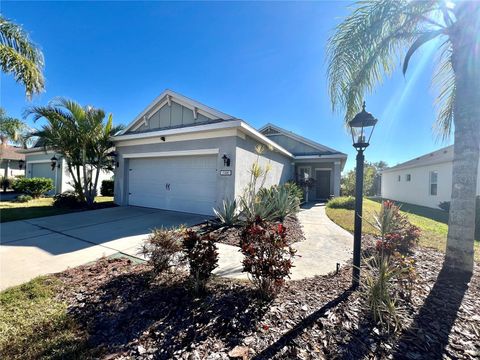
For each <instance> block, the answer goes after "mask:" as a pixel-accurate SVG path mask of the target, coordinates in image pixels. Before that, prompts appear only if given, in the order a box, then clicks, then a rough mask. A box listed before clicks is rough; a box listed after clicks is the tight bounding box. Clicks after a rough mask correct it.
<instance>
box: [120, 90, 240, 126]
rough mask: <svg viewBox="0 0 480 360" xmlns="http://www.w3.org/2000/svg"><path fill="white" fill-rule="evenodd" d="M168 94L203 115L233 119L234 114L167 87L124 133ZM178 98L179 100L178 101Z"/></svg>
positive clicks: (172, 98) (173, 99)
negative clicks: (226, 112)
mask: <svg viewBox="0 0 480 360" xmlns="http://www.w3.org/2000/svg"><path fill="white" fill-rule="evenodd" d="M167 96H170V97H171V100H172V101H175V102H177V103H178V104H180V105H183V106H186V107H188V108H190V109H194V108H197V109H198V110H200V113H202V115H205V116H208V117H212V116H213V117H214V118H216V119H224V120H230V119H233V116H231V115H228V114H225V113H223V112H221V111H218V110H216V109H213V108H211V107H209V106H206V105H204V104H202V103H200V102H198V101H196V100H193V99H190V98H188V97H186V96H184V95H181V94H178V93H176V92H174V91H172V90H169V89H166V90H165V91H163V92H162V93H161V94H160V95H159V96H157V97H156V98H155V99H154V100H153V101H152V102H151V103H150V104H149V105H148V106H147V107H146V108H145V109H144V110H143V111H142V112H141V113H140V114H139V115H138V116H137V117H136V118H135V119H134V120H133V121H132V122H130V124H128V125H127V127H126V128H125V129H124V130H123V131H122V133H121V134H122V135H123V134H125V133H126V132H127V131H128V130H130V129H131V128H132V127H133V126H134V125H135V124H136V123H137V122H138V121H140V120H142V119H143V117H144V116H145V115H147V114H148V113H149V112H150V111H151V110H152V109H153V108H156V106H157V104H159V103H161V102H162V99H164V98H166V97H167ZM176 100H177V101H176Z"/></svg>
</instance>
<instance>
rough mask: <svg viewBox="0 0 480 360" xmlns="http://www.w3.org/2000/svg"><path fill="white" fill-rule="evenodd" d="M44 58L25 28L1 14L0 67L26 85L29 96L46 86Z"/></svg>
mask: <svg viewBox="0 0 480 360" xmlns="http://www.w3.org/2000/svg"><path fill="white" fill-rule="evenodd" d="M43 66H44V59H43V54H42V52H41V51H40V49H39V48H38V47H37V46H36V45H35V44H34V43H33V42H32V41H31V40H30V39H29V37H28V35H27V34H26V33H25V32H24V31H23V29H22V28H21V27H20V26H19V25H17V24H14V23H12V22H11V21H9V20H7V19H5V18H4V17H3V16H1V15H0V67H1V68H2V71H3V72H5V73H12V74H13V75H14V77H15V80H16V81H17V82H20V83H22V84H23V85H24V86H25V92H26V95H27V97H28V98H30V97H31V95H32V94H34V93H40V92H41V91H43V89H44V87H45V81H44V78H43V73H42V70H43Z"/></svg>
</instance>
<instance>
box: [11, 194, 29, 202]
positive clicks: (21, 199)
mask: <svg viewBox="0 0 480 360" xmlns="http://www.w3.org/2000/svg"><path fill="white" fill-rule="evenodd" d="M30 200H33V198H32V197H31V196H30V195H18V196H17V198H16V199H15V201H16V202H20V203H26V202H29V201H30Z"/></svg>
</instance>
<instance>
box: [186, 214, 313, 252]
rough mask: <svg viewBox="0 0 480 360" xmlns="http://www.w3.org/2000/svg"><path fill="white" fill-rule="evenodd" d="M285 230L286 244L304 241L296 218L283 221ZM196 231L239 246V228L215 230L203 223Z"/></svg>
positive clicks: (240, 230) (290, 217) (240, 229)
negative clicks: (207, 233) (208, 233)
mask: <svg viewBox="0 0 480 360" xmlns="http://www.w3.org/2000/svg"><path fill="white" fill-rule="evenodd" d="M283 225H284V226H285V229H286V240H287V243H288V244H293V243H296V242H299V241H303V240H305V236H304V235H303V230H302V225H301V224H300V221H298V219H297V217H296V216H288V217H286V218H285V220H284V221H283ZM195 229H196V230H200V231H208V232H210V234H212V235H214V236H215V237H216V238H217V241H218V242H219V243H222V244H226V245H232V246H240V234H241V232H242V228H241V227H224V228H220V229H218V228H215V227H213V226H212V225H211V224H210V223H203V224H200V225H198V226H197V227H195Z"/></svg>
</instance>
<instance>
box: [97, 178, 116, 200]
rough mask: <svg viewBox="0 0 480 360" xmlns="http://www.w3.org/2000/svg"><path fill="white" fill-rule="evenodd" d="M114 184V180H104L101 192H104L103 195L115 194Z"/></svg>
mask: <svg viewBox="0 0 480 360" xmlns="http://www.w3.org/2000/svg"><path fill="white" fill-rule="evenodd" d="M114 184H115V181H113V180H103V181H102V186H101V187H100V194H102V196H113V192H114V190H113V189H114V188H113V187H114Z"/></svg>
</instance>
